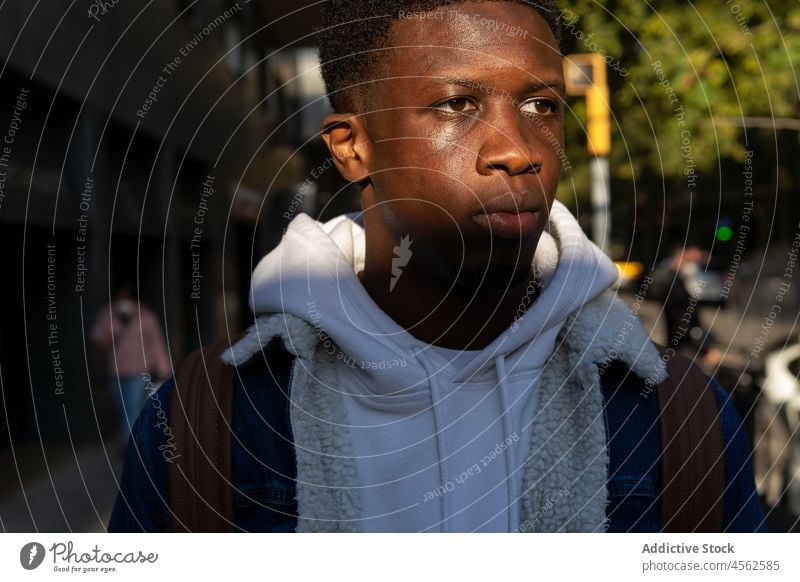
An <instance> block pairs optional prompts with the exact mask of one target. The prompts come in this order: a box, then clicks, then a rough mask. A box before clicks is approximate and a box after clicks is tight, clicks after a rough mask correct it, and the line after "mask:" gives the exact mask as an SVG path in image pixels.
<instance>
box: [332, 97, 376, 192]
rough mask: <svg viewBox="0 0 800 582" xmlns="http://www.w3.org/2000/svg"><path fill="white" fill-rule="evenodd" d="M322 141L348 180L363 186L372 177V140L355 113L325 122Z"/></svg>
mask: <svg viewBox="0 0 800 582" xmlns="http://www.w3.org/2000/svg"><path fill="white" fill-rule="evenodd" d="M322 139H323V140H324V141H325V145H326V146H328V150H329V151H330V152H331V156H332V157H333V161H334V163H335V164H336V168H337V169H338V170H339V173H340V174H341V175H342V177H343V178H344V179H345V180H348V181H350V182H361V181H363V180H366V179H367V178H368V177H369V174H370V171H369V148H368V144H369V138H368V136H367V131H366V128H365V127H364V123H363V122H362V120H361V118H359V117H358V116H356V115H353V114H352V113H333V114H331V115H328V116H327V117H325V119H324V120H323V121H322Z"/></svg>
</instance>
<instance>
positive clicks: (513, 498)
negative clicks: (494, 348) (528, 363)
mask: <svg viewBox="0 0 800 582" xmlns="http://www.w3.org/2000/svg"><path fill="white" fill-rule="evenodd" d="M494 369H495V371H496V372H497V386H498V388H499V390H500V404H501V406H502V407H503V412H502V415H501V416H502V417H503V433H504V438H505V439H507V440H506V444H507V446H506V447H505V459H506V488H507V490H508V531H510V532H511V531H515V530H516V529H517V527H518V524H519V515H518V513H519V508H518V506H517V499H518V498H519V495H518V494H517V487H516V479H515V478H514V471H515V470H516V463H514V451H512V446H513V444H512V443H513V442H514V438H513V432H512V430H513V426H512V423H511V406H510V405H509V403H508V400H509V398H508V383H507V381H506V378H507V376H508V373H507V372H506V357H505V356H504V355H500V356H498V357H497V359H496V360H495V367H494Z"/></svg>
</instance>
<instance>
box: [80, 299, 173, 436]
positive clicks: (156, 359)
mask: <svg viewBox="0 0 800 582" xmlns="http://www.w3.org/2000/svg"><path fill="white" fill-rule="evenodd" d="M90 336H91V340H92V342H93V343H94V344H95V346H97V347H98V348H99V349H100V350H101V351H103V352H105V353H106V354H107V357H108V373H109V379H110V382H109V386H110V388H111V394H113V397H114V400H115V401H116V404H117V408H118V410H119V414H120V422H121V423H122V429H121V434H122V436H123V438H124V439H125V440H127V438H128V436H129V435H130V431H131V427H132V426H133V423H134V422H135V421H136V418H137V417H138V416H139V412H140V411H141V409H142V405H143V404H144V401H145V388H146V387H147V385H148V382H149V381H151V380H152V381H154V382H155V380H156V379H165V378H168V377H169V376H170V374H171V372H172V370H171V366H170V362H169V356H168V354H167V348H166V342H165V341H164V335H163V333H162V332H161V327H160V326H159V324H158V320H157V319H156V316H155V314H154V313H153V311H152V310H151V309H150V308H148V307H147V306H146V305H143V304H142V303H140V302H139V300H138V299H137V298H136V295H135V293H134V290H133V286H132V285H130V284H129V283H123V284H122V285H120V286H119V287H118V288H117V290H116V291H115V293H114V300H113V301H112V302H111V303H110V304H107V305H105V306H103V307H102V308H101V309H100V312H99V314H98V315H97V318H96V319H95V322H94V324H93V325H92V330H91V333H90Z"/></svg>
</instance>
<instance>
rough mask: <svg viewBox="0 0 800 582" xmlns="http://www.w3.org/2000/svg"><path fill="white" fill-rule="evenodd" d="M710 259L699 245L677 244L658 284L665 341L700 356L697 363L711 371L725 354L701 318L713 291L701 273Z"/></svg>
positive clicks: (663, 265) (693, 356) (678, 348)
mask: <svg viewBox="0 0 800 582" xmlns="http://www.w3.org/2000/svg"><path fill="white" fill-rule="evenodd" d="M707 260H708V253H707V252H706V251H703V250H701V249H700V248H699V247H696V246H689V247H678V248H676V249H674V250H673V252H672V255H671V256H670V257H669V259H667V260H665V261H664V263H663V264H662V266H661V268H660V269H659V270H658V273H657V281H658V283H657V284H658V288H659V289H662V291H661V292H659V295H660V296H661V298H662V300H663V302H664V317H665V323H666V326H667V339H666V342H665V345H666V346H667V347H670V348H673V349H675V350H676V351H679V352H682V353H683V354H684V355H685V356H687V357H688V358H692V359H697V362H696V363H697V364H698V365H699V366H700V367H701V368H702V369H703V371H705V372H706V373H707V374H708V373H712V372H713V371H714V369H715V368H716V367H717V365H718V364H719V363H720V361H721V358H722V354H721V352H720V351H719V348H717V346H716V341H715V339H714V336H713V335H712V334H711V332H710V331H708V330H706V329H705V328H704V327H703V325H702V323H701V322H700V307H701V306H702V305H703V304H704V303H705V302H706V301H707V300H708V297H707V296H708V295H709V293H713V290H711V289H708V282H707V280H706V278H704V277H702V275H703V266H702V265H703V263H705V262H707Z"/></svg>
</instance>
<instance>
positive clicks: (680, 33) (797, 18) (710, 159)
mask: <svg viewBox="0 0 800 582" xmlns="http://www.w3.org/2000/svg"><path fill="white" fill-rule="evenodd" d="M561 6H562V15H563V19H564V23H565V25H566V33H565V42H564V50H565V53H573V52H578V53H586V52H599V53H601V54H602V55H603V56H605V57H606V60H607V62H608V63H609V67H608V76H609V85H610V86H611V107H612V115H613V118H612V119H613V120H612V126H613V130H612V135H613V137H612V139H613V143H614V147H613V153H612V156H611V164H612V175H613V177H614V179H615V184H614V195H615V212H619V206H620V204H619V200H620V197H623V200H625V202H627V203H628V206H629V207H636V206H641V205H642V204H646V203H647V198H648V196H649V197H650V198H651V199H652V198H656V199H657V200H661V201H663V200H664V198H665V197H666V198H671V199H674V200H683V201H688V200H691V199H692V197H693V196H695V197H696V196H697V195H698V194H699V190H700V189H703V190H704V191H706V192H708V191H709V190H710V191H711V193H712V194H714V196H712V198H714V197H716V198H717V200H716V203H719V202H720V201H719V198H720V197H721V195H720V194H719V193H720V192H723V191H724V190H725V186H724V184H723V182H724V175H725V168H726V167H727V166H728V165H731V164H734V165H735V164H741V162H742V161H743V160H744V156H745V151H746V150H752V149H758V148H759V147H760V146H759V144H760V145H761V147H763V148H764V149H768V147H771V149H772V150H775V149H776V145H775V144H776V139H777V138H776V132H775V131H769V130H765V129H763V128H761V129H754V128H752V127H751V128H748V129H746V130H745V129H743V127H742V126H743V125H744V124H751V125H752V124H753V123H754V121H755V123H758V122H759V121H758V120H753V119H752V118H772V117H774V118H781V119H783V120H787V119H789V120H791V118H797V117H798V113H799V112H800V109H799V108H798V95H799V94H800V75H799V74H798V63H800V3H799V2H796V1H791V2H788V1H782V0H781V1H778V0H692V1H687V0H659V2H657V3H655V2H648V1H647V0H600V1H593V0H565V1H562V3H561ZM569 107H570V109H569V110H568V112H567V143H568V149H567V152H568V155H569V158H570V161H571V162H572V166H573V168H574V169H573V170H571V171H569V172H567V173H565V176H564V182H563V183H562V191H561V196H562V199H564V200H565V201H567V202H571V203H573V205H575V204H579V205H582V204H583V203H585V202H586V200H587V197H588V194H587V192H588V184H589V182H588V172H587V169H586V168H587V164H586V161H587V159H588V154H587V153H586V148H585V143H586V140H585V130H584V124H585V121H586V113H585V106H584V104H583V100H582V99H579V98H570V99H569ZM760 122H761V123H762V124H763V122H764V120H761V121H760ZM778 123H779V127H780V125H781V124H783V123H784V121H779V122H778ZM785 123H787V124H789V125H791V124H792V121H786V122H785ZM794 123H796V122H794ZM778 133H779V134H780V135H781V136H782V139H783V140H784V141H785V140H786V134H787V133H788V137H789V139H790V140H791V142H792V147H796V145H797V135H798V133H797V132H786V131H783V133H781V132H780V131H779V132H778ZM776 161H778V160H771V162H772V163H773V164H775V162H776ZM778 162H779V163H778V165H782V167H783V166H785V165H786V164H788V163H790V162H789V160H780V161H778ZM791 163H792V164H793V163H794V162H791ZM780 173H781V170H778V171H777V174H778V175H776V176H772V177H770V176H769V175H767V173H766V172H761V173H760V174H759V176H758V177H759V179H760V180H761V182H762V186H763V187H764V188H767V187H768V184H767V182H770V181H771V182H772V185H773V186H774V185H777V187H778V188H779V189H794V188H796V187H797V171H796V169H794V170H793V171H790V172H788V173H787V172H786V171H785V170H784V171H783V173H784V174H785V175H783V176H780ZM779 178H780V179H779ZM631 196H635V197H636V199H635V200H632V199H631V198H630V197H631ZM706 202H708V201H707V200H706ZM717 205H719V204H717Z"/></svg>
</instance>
